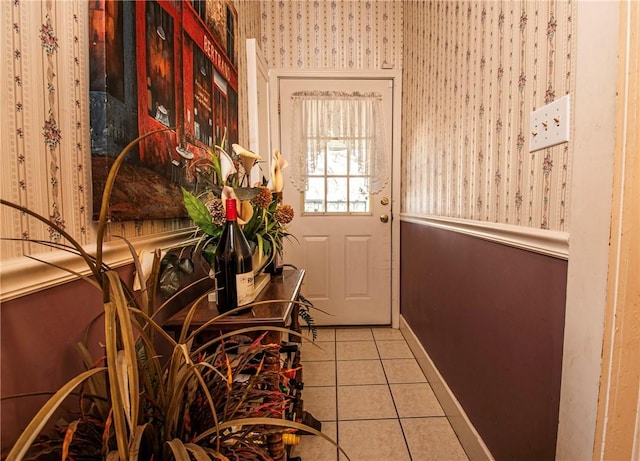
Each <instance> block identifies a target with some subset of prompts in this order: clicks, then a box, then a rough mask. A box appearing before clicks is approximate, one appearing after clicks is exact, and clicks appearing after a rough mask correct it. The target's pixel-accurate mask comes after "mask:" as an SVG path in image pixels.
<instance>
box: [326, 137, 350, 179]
mask: <svg viewBox="0 0 640 461" xmlns="http://www.w3.org/2000/svg"><path fill="white" fill-rule="evenodd" d="M327 174H345V175H346V174H347V149H346V146H345V145H344V143H342V142H340V141H329V142H328V143H327Z"/></svg>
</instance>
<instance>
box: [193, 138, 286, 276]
mask: <svg viewBox="0 0 640 461" xmlns="http://www.w3.org/2000/svg"><path fill="white" fill-rule="evenodd" d="M222 144H223V146H224V141H223V143H222ZM261 160H262V157H261V156H260V155H258V154H256V153H254V152H251V151H249V150H247V149H245V148H244V147H242V146H240V145H238V144H233V145H232V151H231V152H227V150H225V149H224V147H222V146H215V147H214V149H213V150H211V151H210V155H209V156H208V157H205V158H202V159H200V160H199V161H198V162H196V163H194V165H193V166H192V167H193V168H194V169H195V170H196V171H197V172H198V173H199V174H198V175H197V184H198V187H197V188H198V191H197V192H196V193H195V194H192V193H191V192H189V191H187V190H186V189H184V188H183V189H182V193H183V198H184V205H185V208H186V209H187V212H188V213H189V216H190V217H191V219H192V220H193V222H194V224H195V225H196V227H197V231H196V235H197V237H198V238H199V242H198V246H197V248H198V249H200V250H201V251H202V253H203V254H204V255H205V257H206V259H207V260H208V261H212V260H213V254H214V253H215V250H216V247H217V245H218V241H219V239H220V235H221V234H222V228H223V225H224V221H225V212H224V207H225V199H229V198H234V199H236V201H237V206H236V208H237V210H238V223H239V224H240V226H241V228H242V231H243V233H244V235H245V237H246V238H247V241H248V242H249V244H250V246H252V248H253V250H254V254H255V256H254V261H255V263H256V264H254V265H255V266H257V267H256V268H254V269H260V268H264V267H265V266H266V265H268V264H269V263H270V262H272V261H273V260H274V259H276V258H277V257H278V256H280V257H281V256H282V249H283V242H284V239H285V238H290V237H292V235H291V234H290V233H289V232H288V231H287V226H288V224H289V223H290V222H291V221H292V220H293V217H294V212H293V208H292V207H291V205H288V204H284V203H282V189H283V187H284V181H283V176H282V170H283V169H284V168H285V167H286V166H287V162H286V160H284V158H283V157H282V156H281V155H280V152H279V151H277V150H276V151H275V152H274V154H273V156H272V161H271V175H270V176H271V178H270V180H269V181H267V180H266V179H265V178H262V180H261V181H258V182H257V183H255V184H251V177H252V170H253V168H254V167H255V166H256V165H257V164H258V163H259V162H260V161H261Z"/></svg>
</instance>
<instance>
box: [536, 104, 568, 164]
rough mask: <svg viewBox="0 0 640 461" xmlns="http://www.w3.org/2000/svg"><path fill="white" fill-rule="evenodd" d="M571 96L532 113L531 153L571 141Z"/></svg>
mask: <svg viewBox="0 0 640 461" xmlns="http://www.w3.org/2000/svg"><path fill="white" fill-rule="evenodd" d="M569 106H570V99H569V95H566V96H564V97H562V98H560V99H556V100H555V101H553V102H551V103H549V104H547V105H546V106H544V107H541V108H540V109H538V110H535V111H533V112H531V119H530V132H529V152H533V151H536V150H539V149H544V148H545V147H550V146H555V145H556V144H560V143H563V142H567V141H569Z"/></svg>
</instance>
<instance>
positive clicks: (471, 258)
mask: <svg viewBox="0 0 640 461" xmlns="http://www.w3.org/2000/svg"><path fill="white" fill-rule="evenodd" d="M401 242H402V243H401V290H400V297H401V314H402V315H403V317H404V318H405V320H406V321H407V323H408V324H409V326H410V327H411V329H412V330H413V331H414V332H415V334H416V335H417V336H418V338H419V340H420V341H421V343H422V345H423V346H424V348H425V350H426V351H427V352H428V354H429V355H430V356H431V359H432V360H433V362H434V363H435V365H436V367H437V368H438V370H439V371H440V373H441V374H442V376H443V377H444V379H445V380H446V382H447V384H448V385H449V387H450V388H451V390H452V391H453V393H454V394H455V396H456V398H457V399H458V401H459V402H460V404H461V405H462V407H463V408H464V410H465V412H466V414H467V415H468V417H469V418H470V420H471V421H472V423H473V424H474V426H475V428H476V429H477V430H478V432H479V433H480V435H481V437H482V438H483V440H484V442H485V443H486V445H487V446H488V448H489V450H490V451H491V452H492V454H493V455H494V457H495V458H496V459H497V460H515V459H517V460H523V461H524V460H532V461H534V460H535V461H541V460H552V459H554V458H555V447H556V436H557V428H558V408H559V401H560V376H561V369H562V343H563V334H564V307H565V295H566V282H567V261H565V260H561V259H557V258H553V257H550V256H545V255H541V254H537V253H533V252H530V251H525V250H521V249H517V248H514V247H510V246H506V245H501V244H498V243H493V242H489V241H486V240H483V239H479V238H476V237H471V236H467V235H463V234H460V233H457V232H451V231H447V230H442V229H436V228H433V227H430V226H425V225H420V224H414V223H408V222H403V223H402V224H401Z"/></svg>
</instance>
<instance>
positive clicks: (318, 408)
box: [302, 386, 337, 421]
mask: <svg viewBox="0 0 640 461" xmlns="http://www.w3.org/2000/svg"><path fill="white" fill-rule="evenodd" d="M302 400H303V402H304V404H303V405H304V410H305V411H307V412H308V413H311V416H313V417H314V418H315V419H317V420H319V421H336V418H337V416H336V414H337V413H336V388H335V387H334V386H326V387H306V386H305V388H304V390H303V391H302Z"/></svg>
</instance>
